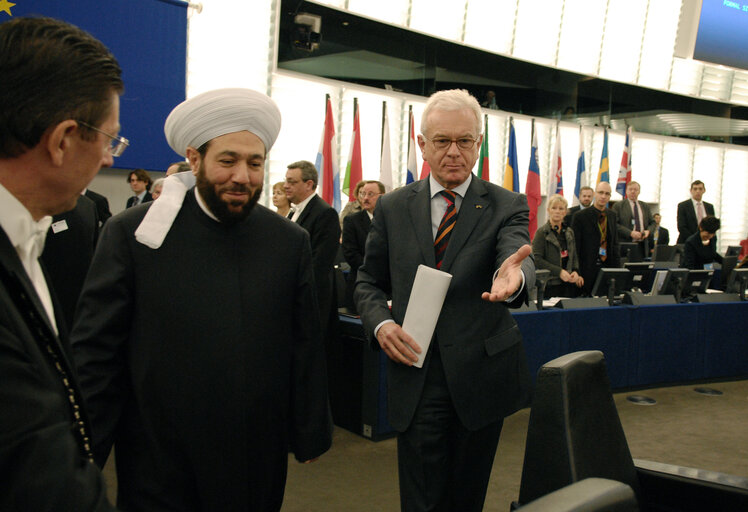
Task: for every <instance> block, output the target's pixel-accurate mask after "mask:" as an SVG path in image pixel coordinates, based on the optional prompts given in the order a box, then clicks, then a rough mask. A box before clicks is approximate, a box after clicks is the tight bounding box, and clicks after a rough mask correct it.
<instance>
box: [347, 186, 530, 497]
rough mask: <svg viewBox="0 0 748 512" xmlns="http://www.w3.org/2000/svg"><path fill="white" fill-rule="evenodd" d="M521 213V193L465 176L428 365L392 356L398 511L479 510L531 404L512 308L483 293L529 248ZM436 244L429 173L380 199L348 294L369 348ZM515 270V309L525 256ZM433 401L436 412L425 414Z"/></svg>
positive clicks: (398, 314)
mask: <svg viewBox="0 0 748 512" xmlns="http://www.w3.org/2000/svg"><path fill="white" fill-rule="evenodd" d="M528 218H529V209H528V206H527V200H526V198H525V196H523V195H520V194H515V193H512V192H510V191H508V190H505V189H503V188H500V187H497V186H496V185H493V184H491V183H489V182H486V181H483V180H480V179H478V178H476V177H475V176H474V175H473V176H472V177H471V182H470V185H469V188H468V190H467V193H466V195H465V198H464V200H463V201H462V205H461V207H460V209H459V213H458V217H457V222H456V224H455V227H454V230H453V232H452V235H451V238H450V242H449V245H448V247H447V250H446V253H445V254H444V259H443V261H442V267H441V270H442V271H444V272H448V273H450V274H452V276H453V277H452V281H451V284H450V286H449V290H448V291H447V296H446V299H445V301H444V305H443V306H442V309H441V314H440V316H439V320H438V322H437V325H436V331H435V333H434V338H433V340H432V343H431V346H430V347H429V351H428V353H427V356H426V359H425V362H424V365H423V368H415V367H409V366H405V365H402V364H398V363H395V362H393V361H392V360H388V368H387V393H388V412H389V420H390V424H391V425H392V426H393V427H394V428H395V429H396V430H398V431H399V432H400V434H399V436H398V464H399V466H400V472H399V474H400V501H401V505H402V506H403V509H404V510H422V509H425V508H426V507H428V506H433V505H434V502H437V503H439V504H440V505H436V506H447V507H451V508H450V510H461V511H463V510H481V508H482V505H483V497H484V496H485V486H486V485H487V483H488V478H489V476H490V473H491V465H492V463H493V454H494V453H495V450H496V443H497V442H498V436H499V432H500V430H501V424H502V421H503V418H504V417H505V416H507V415H509V414H512V413H513V412H514V411H516V410H517V409H519V408H520V407H523V406H524V405H526V404H527V400H528V392H529V387H528V384H529V381H528V377H529V374H528V373H527V366H526V362H525V353H524V348H523V346H522V335H521V334H520V332H519V330H518V329H517V325H516V323H515V322H514V320H513V319H512V316H511V315H510V314H509V309H508V307H509V306H510V305H509V304H507V303H492V302H487V301H484V300H483V299H481V293H483V292H486V291H489V289H490V287H491V282H492V280H493V276H494V272H495V271H496V270H497V269H498V268H499V266H500V265H501V263H502V262H503V261H504V260H505V259H506V258H507V257H509V256H510V255H511V254H513V253H514V252H516V250H517V249H518V248H519V247H520V246H522V245H523V244H529V242H530V237H529V233H528ZM433 243H434V236H433V231H432V220H431V193H430V182H429V179H428V178H427V179H423V180H420V181H417V182H415V183H412V184H410V185H407V186H405V187H403V188H400V189H398V190H396V191H394V192H391V193H389V194H386V195H384V196H381V197H380V198H379V200H378V201H377V207H376V214H375V215H374V222H373V223H372V226H371V230H370V232H369V237H368V240H367V244H366V255H365V257H364V264H363V266H361V268H359V271H358V280H357V282H356V289H355V292H354V296H355V299H356V305H357V307H358V310H359V311H360V312H361V320H362V322H363V324H364V329H365V331H366V333H367V335H368V336H369V338H370V340H371V343H372V345H373V346H374V347H377V348H378V347H379V345H378V343H377V342H376V339H375V338H374V329H375V328H376V326H377V325H379V324H380V323H381V322H382V321H385V320H394V321H395V322H396V323H398V324H400V325H402V322H403V319H404V317H405V311H406V310H407V308H408V300H409V297H410V291H411V288H412V286H413V280H414V278H415V275H416V271H417V269H418V266H419V265H426V266H429V267H432V268H435V266H436V265H435V255H434V246H433ZM522 269H523V271H524V274H525V278H526V283H525V288H524V289H523V291H522V294H520V296H519V297H518V298H517V299H516V301H515V302H514V303H512V304H511V306H518V305H519V304H520V303H521V302H522V301H524V300H525V297H526V291H527V289H530V288H532V287H533V286H534V278H535V267H534V264H533V261H532V258H531V257H528V258H526V259H525V260H524V262H523V263H522ZM390 296H391V298H392V308H391V310H390V308H389V307H388V306H387V299H388V298H389V297H390ZM434 403H437V404H439V405H438V406H436V407H434V406H433V405H432V404H434ZM434 408H436V409H438V413H437V414H431V413H430V411H431V409H434ZM444 408H446V411H448V412H445V410H444ZM444 418H448V423H449V425H445V420H444ZM422 431H428V432H429V433H428V434H425V433H424V435H422V436H421V435H420V434H421V432H422ZM457 432H459V434H458V433H457ZM414 445H415V446H417V447H416V448H412V446H414ZM414 451H416V452H420V453H418V455H416V456H412V454H413V452H414ZM431 455H433V458H431ZM442 457H444V458H442ZM485 459H488V463H487V464H486V461H485ZM428 461H436V462H432V463H431V464H429V462H428ZM446 461H448V462H446ZM421 464H423V466H421ZM419 472H420V473H421V474H422V473H423V472H426V473H429V474H431V476H433V478H429V479H428V480H429V481H428V482H427V483H425V485H424V486H423V487H419V485H418V477H417V476H414V475H416V474H417V473H419ZM424 487H425V488H424ZM440 510H441V509H440Z"/></svg>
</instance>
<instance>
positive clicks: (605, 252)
mask: <svg viewBox="0 0 748 512" xmlns="http://www.w3.org/2000/svg"><path fill="white" fill-rule="evenodd" d="M607 255H608V252H607V251H606V250H605V247H600V256H607Z"/></svg>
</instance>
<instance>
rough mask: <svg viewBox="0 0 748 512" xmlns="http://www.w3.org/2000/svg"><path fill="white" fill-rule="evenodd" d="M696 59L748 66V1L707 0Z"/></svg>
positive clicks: (736, 66)
mask: <svg viewBox="0 0 748 512" xmlns="http://www.w3.org/2000/svg"><path fill="white" fill-rule="evenodd" d="M693 58H694V59H697V60H703V61H706V62H713V63H715V64H724V65H725V66H731V67H734V68H740V69H748V1H741V0H703V3H702V5H701V19H700V21H699V31H698V33H697V35H696V46H695V48H694V52H693Z"/></svg>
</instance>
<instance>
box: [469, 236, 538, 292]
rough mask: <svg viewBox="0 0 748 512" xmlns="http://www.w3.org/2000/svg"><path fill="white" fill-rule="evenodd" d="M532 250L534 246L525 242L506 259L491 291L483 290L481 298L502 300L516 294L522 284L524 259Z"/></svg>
mask: <svg viewBox="0 0 748 512" xmlns="http://www.w3.org/2000/svg"><path fill="white" fill-rule="evenodd" d="M531 252H532V247H530V246H529V245H527V244H525V245H523V246H522V247H520V248H519V249H518V250H517V252H515V253H514V254H512V255H511V256H509V257H508V258H507V259H505V260H504V263H502V264H501V267H500V268H499V274H498V275H497V276H496V279H494V280H493V284H492V285H491V291H490V292H483V294H482V295H481V298H482V299H483V300H487V301H489V302H502V301H505V300H506V299H508V298H509V297H511V296H512V295H514V293H515V292H516V291H517V290H519V287H520V286H522V270H521V269H522V261H524V259H525V258H527V257H528V256H529V255H530V253H531Z"/></svg>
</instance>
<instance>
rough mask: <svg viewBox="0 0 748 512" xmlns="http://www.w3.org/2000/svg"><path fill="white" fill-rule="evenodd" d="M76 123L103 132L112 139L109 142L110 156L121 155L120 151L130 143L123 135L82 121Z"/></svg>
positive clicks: (122, 151)
mask: <svg viewBox="0 0 748 512" xmlns="http://www.w3.org/2000/svg"><path fill="white" fill-rule="evenodd" d="M78 124H80V125H83V126H85V127H86V128H89V129H91V130H93V131H95V132H99V133H103V134H104V135H106V136H107V137H109V138H110V139H112V140H111V141H110V143H109V148H108V150H109V153H111V155H112V156H121V155H122V153H124V152H125V149H127V146H129V145H130V141H129V140H127V139H126V138H124V137H120V136H119V135H112V134H111V133H107V132H105V131H103V130H99V129H98V128H96V127H95V126H91V125H90V124H88V123H84V122H83V121H78Z"/></svg>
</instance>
